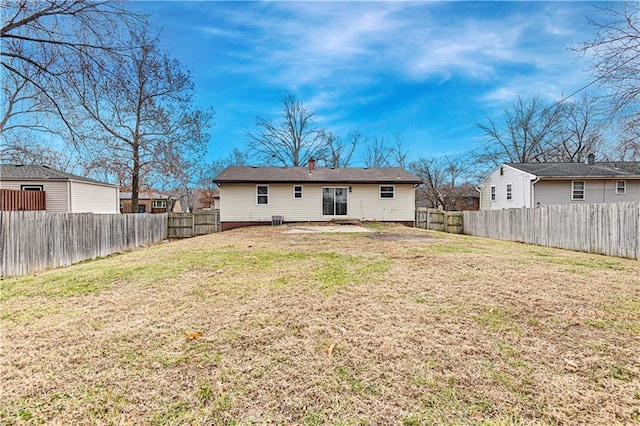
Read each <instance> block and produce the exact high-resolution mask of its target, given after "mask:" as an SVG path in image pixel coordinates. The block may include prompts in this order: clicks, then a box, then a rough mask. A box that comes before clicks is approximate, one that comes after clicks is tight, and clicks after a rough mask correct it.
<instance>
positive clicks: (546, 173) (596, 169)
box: [506, 161, 640, 178]
mask: <svg viewBox="0 0 640 426" xmlns="http://www.w3.org/2000/svg"><path fill="white" fill-rule="evenodd" d="M506 165H507V166H510V167H513V168H516V169H518V170H522V171H523V172H527V173H531V174H532V175H535V176H538V177H547V178H551V177H585V178H590V177H593V178H597V177H601V178H602V177H614V178H615V177H628V178H640V162H637V161H621V162H617V163H616V162H597V163H594V164H585V163H507V164H506Z"/></svg>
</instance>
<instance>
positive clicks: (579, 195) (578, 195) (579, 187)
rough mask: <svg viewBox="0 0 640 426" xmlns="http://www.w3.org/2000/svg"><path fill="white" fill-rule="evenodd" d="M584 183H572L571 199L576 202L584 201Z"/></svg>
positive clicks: (581, 181)
mask: <svg viewBox="0 0 640 426" xmlns="http://www.w3.org/2000/svg"><path fill="white" fill-rule="evenodd" d="M584 187H585V185H584V181H583V180H574V181H571V199H572V200H576V201H583V200H584V192H585V191H584Z"/></svg>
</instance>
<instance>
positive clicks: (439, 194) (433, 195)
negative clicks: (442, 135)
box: [409, 156, 471, 210]
mask: <svg viewBox="0 0 640 426" xmlns="http://www.w3.org/2000/svg"><path fill="white" fill-rule="evenodd" d="M409 167H410V169H411V170H412V171H413V173H415V174H416V175H417V176H419V177H420V178H421V179H422V181H423V182H424V183H423V185H422V186H421V187H420V188H419V191H420V192H421V193H422V196H423V197H424V198H423V199H424V200H426V202H427V203H426V204H427V206H428V207H433V208H442V209H445V210H453V209H455V202H456V199H457V198H458V197H460V196H462V195H464V194H466V193H468V192H469V188H470V187H471V184H469V183H466V182H465V183H464V184H461V182H462V180H463V178H464V177H465V176H466V175H467V173H468V170H469V167H468V164H467V163H466V162H465V161H463V160H461V159H456V158H449V157H448V156H444V157H430V158H420V159H419V160H417V161H415V162H413V163H411V164H410V165H409Z"/></svg>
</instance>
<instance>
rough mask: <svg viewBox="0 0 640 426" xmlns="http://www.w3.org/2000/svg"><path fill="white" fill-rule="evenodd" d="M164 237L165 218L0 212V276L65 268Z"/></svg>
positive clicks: (150, 215) (145, 215) (141, 215)
mask: <svg viewBox="0 0 640 426" xmlns="http://www.w3.org/2000/svg"><path fill="white" fill-rule="evenodd" d="M166 237H167V215H166V214H92V213H48V212H44V211H15V212H4V211H3V212H0V266H1V268H0V276H16V275H23V274H28V273H31V272H37V271H41V270H44V269H49V268H56V267H59V266H67V265H71V264H73V263H77V262H81V261H83V260H86V259H94V258H96V257H101V256H107V255H109V254H112V253H115V252H119V251H123V250H127V249H131V248H134V247H138V246H141V245H146V244H151V243H156V242H159V241H161V240H163V239H165V238H166Z"/></svg>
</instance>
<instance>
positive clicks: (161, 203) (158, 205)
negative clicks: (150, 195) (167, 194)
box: [153, 200, 167, 209]
mask: <svg viewBox="0 0 640 426" xmlns="http://www.w3.org/2000/svg"><path fill="white" fill-rule="evenodd" d="M153 208H154V209H166V208H167V200H153Z"/></svg>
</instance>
